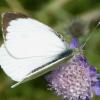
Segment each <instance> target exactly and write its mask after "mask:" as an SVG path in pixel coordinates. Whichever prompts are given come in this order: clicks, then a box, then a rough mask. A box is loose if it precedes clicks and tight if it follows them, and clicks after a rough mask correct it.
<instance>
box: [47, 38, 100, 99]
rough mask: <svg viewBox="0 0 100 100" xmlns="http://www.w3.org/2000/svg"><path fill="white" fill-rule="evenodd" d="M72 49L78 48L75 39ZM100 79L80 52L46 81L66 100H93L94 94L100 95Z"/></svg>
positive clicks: (54, 71) (52, 73) (60, 66)
mask: <svg viewBox="0 0 100 100" xmlns="http://www.w3.org/2000/svg"><path fill="white" fill-rule="evenodd" d="M70 47H72V48H76V47H77V41H76V39H75V38H73V40H72V43H71V46H70ZM99 77H100V75H99V74H97V73H96V68H95V67H93V66H91V65H90V64H89V63H88V61H87V59H86V58H85V57H84V55H83V54H82V53H80V52H79V53H76V54H75V55H74V56H73V58H71V59H70V60H69V61H67V62H65V63H63V64H61V65H59V67H57V68H56V69H55V70H53V71H52V72H51V74H49V75H48V76H47V78H46V79H47V81H48V82H49V86H50V87H51V89H52V90H54V91H55V93H56V94H57V95H59V96H61V97H62V98H63V99H64V100H91V99H92V98H93V95H94V93H95V94H96V95H100V81H99V80H98V78H99Z"/></svg>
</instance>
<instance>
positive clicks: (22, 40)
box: [0, 13, 67, 82]
mask: <svg viewBox="0 0 100 100" xmlns="http://www.w3.org/2000/svg"><path fill="white" fill-rule="evenodd" d="M3 38H4V43H3V44H2V45H1V47H0V65H1V67H2V69H3V70H4V71H5V73H6V74H7V75H8V76H10V77H11V78H12V79H13V80H15V81H17V82H21V81H22V80H24V79H26V80H27V79H28V78H29V76H28V75H31V73H32V72H33V73H32V75H31V76H40V75H38V74H39V72H41V70H43V66H45V65H47V64H49V63H50V62H52V61H55V60H57V58H58V57H59V56H60V55H61V54H63V53H64V52H66V50H67V44H65V43H64V41H63V40H62V39H61V38H60V36H59V34H58V33H56V32H55V31H54V30H52V29H51V28H50V27H48V26H46V25H44V24H42V23H40V22H38V21H36V20H34V19H31V18H29V17H27V16H26V15H23V14H20V13H5V14H3ZM40 69H41V70H40ZM44 69H48V67H44ZM35 71H36V72H35ZM45 72H46V71H45ZM34 73H36V74H34ZM26 77H27V78H26Z"/></svg>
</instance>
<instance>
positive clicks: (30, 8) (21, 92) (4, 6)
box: [0, 0, 100, 100]
mask: <svg viewBox="0 0 100 100" xmlns="http://www.w3.org/2000/svg"><path fill="white" fill-rule="evenodd" d="M8 11H10V12H12V11H14V12H21V13H25V14H27V15H29V16H31V17H33V18H35V19H37V20H39V21H41V22H43V23H45V24H48V25H49V26H51V27H52V28H53V29H55V30H56V31H58V32H60V33H64V34H65V33H67V32H68V31H67V30H68V26H69V25H70V24H71V23H72V22H73V20H75V19H77V20H82V21H83V22H84V24H85V25H86V27H87V28H86V35H85V36H84V37H81V38H80V42H82V43H83V42H85V41H86V38H87V37H88V36H89V34H91V33H92V35H91V37H90V39H89V40H88V41H87V44H86V45H85V48H84V51H85V54H86V56H87V58H88V60H89V62H90V63H91V64H92V65H94V66H96V67H97V70H98V72H100V67H99V66H100V28H99V26H98V27H96V26H97V24H98V22H99V21H100V0H0V14H2V13H4V12H8ZM0 22H1V18H0ZM69 38H70V37H69V36H68V38H67V40H69ZM0 39H1V41H0V43H2V32H1V25H0ZM45 76H46V75H44V76H41V77H39V78H37V79H35V80H32V81H29V82H27V83H24V84H22V85H20V86H19V87H16V88H14V89H11V88H10V86H11V85H12V84H14V82H13V81H12V80H11V79H10V78H9V77H7V76H6V75H5V74H4V72H3V71H2V69H0V100H60V99H61V98H60V97H57V96H56V95H54V93H53V92H52V91H49V90H48V83H47V82H46V81H45V79H44V77H45ZM94 100H100V97H94Z"/></svg>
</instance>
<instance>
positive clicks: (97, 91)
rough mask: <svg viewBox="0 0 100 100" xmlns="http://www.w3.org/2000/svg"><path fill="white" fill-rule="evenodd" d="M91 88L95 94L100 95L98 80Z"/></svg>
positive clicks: (99, 82)
mask: <svg viewBox="0 0 100 100" xmlns="http://www.w3.org/2000/svg"><path fill="white" fill-rule="evenodd" d="M93 90H94V91H95V94H96V95H97V96H100V81H98V82H96V84H95V86H94V87H93Z"/></svg>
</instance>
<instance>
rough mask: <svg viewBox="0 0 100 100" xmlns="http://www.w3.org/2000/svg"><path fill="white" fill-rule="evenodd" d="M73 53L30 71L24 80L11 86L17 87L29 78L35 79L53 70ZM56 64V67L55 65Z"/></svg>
mask: <svg viewBox="0 0 100 100" xmlns="http://www.w3.org/2000/svg"><path fill="white" fill-rule="evenodd" d="M72 56H73V55H72V54H71V55H69V56H67V57H64V58H61V59H59V60H57V61H55V62H53V63H51V64H49V65H47V66H44V67H43V68H40V69H39V70H37V71H35V72H33V73H30V74H29V75H27V76H26V77H25V78H24V79H23V80H21V81H20V82H18V83H16V84H14V85H12V86H11V88H15V87H16V86H18V85H20V84H21V83H24V82H27V81H29V80H32V79H35V78H37V77H39V76H41V75H43V74H45V73H47V72H49V71H52V70H53V69H54V68H55V67H58V66H57V65H59V64H62V63H64V62H65V61H68V60H69V59H70V58H71V57H72ZM54 66H55V67H54Z"/></svg>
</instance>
